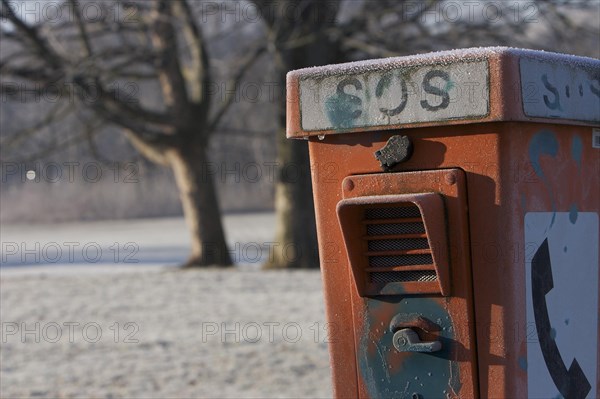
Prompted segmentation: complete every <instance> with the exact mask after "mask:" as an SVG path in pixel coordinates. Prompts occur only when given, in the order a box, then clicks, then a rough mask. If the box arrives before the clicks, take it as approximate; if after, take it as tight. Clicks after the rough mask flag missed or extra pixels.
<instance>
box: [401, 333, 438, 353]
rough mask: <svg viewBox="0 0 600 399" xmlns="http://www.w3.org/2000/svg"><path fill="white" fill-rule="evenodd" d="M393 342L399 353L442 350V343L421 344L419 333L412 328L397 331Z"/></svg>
mask: <svg viewBox="0 0 600 399" xmlns="http://www.w3.org/2000/svg"><path fill="white" fill-rule="evenodd" d="M392 340H393V342H394V348H396V349H397V350H398V352H437V351H439V350H440V349H442V343H441V342H440V341H432V342H421V340H420V339H419V336H418V335H417V333H416V332H415V331H414V330H412V329H410V328H403V329H402V330H398V331H396V332H395V333H394V337H393V338H392Z"/></svg>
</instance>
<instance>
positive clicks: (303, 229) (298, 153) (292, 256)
mask: <svg viewBox="0 0 600 399" xmlns="http://www.w3.org/2000/svg"><path fill="white" fill-rule="evenodd" d="M307 4H308V5H307V6H306V7H305V9H306V10H305V11H306V13H307V15H312V16H313V19H312V20H313V21H315V19H314V15H318V16H319V19H317V20H316V21H315V22H317V23H320V24H322V25H323V26H321V25H319V26H317V27H311V26H310V25H306V26H302V27H301V28H303V29H307V30H308V31H309V32H310V33H314V32H318V33H317V36H318V38H317V39H315V40H314V41H312V42H310V43H309V44H306V45H304V46H300V47H296V48H292V49H276V50H275V51H276V52H277V54H276V57H275V58H276V63H275V64H276V74H277V78H278V82H279V87H280V88H281V90H280V91H279V95H280V96H281V98H279V102H278V121H279V126H281V127H282V130H281V131H280V132H279V133H278V135H277V161H278V166H279V169H280V171H281V172H280V174H279V179H278V181H277V182H276V186H275V211H276V213H277V216H276V223H277V227H276V238H275V241H276V242H277V244H279V247H277V248H279V249H280V250H278V251H277V250H276V251H274V252H275V253H274V254H273V256H272V257H271V258H270V259H269V261H268V262H267V263H266V264H265V265H264V267H265V268H318V267H319V252H318V246H317V227H316V221H315V213H314V201H313V195H312V184H311V176H310V159H309V155H308V143H307V142H306V141H304V140H290V139H286V137H285V125H286V115H285V113H286V97H285V96H286V93H285V79H286V74H287V72H288V71H290V70H292V69H298V68H304V67H307V66H315V65H324V64H329V63H333V62H339V61H341V60H342V57H341V52H340V50H339V44H338V43H334V42H332V41H331V40H330V38H329V37H328V36H327V35H326V34H324V29H325V28H326V27H327V26H329V25H328V24H330V23H333V21H334V20H335V15H336V13H337V9H338V4H337V3H336V2H333V3H332V2H319V1H314V2H309V3H307ZM308 20H309V21H310V20H311V19H310V18H309V19H308ZM291 29H292V31H293V29H294V28H291ZM300 36H301V35H300ZM274 47H277V46H274ZM298 171H300V172H301V174H300V175H298V173H297V172H298Z"/></svg>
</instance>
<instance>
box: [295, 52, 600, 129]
mask: <svg viewBox="0 0 600 399" xmlns="http://www.w3.org/2000/svg"><path fill="white" fill-rule="evenodd" d="M460 51H463V52H464V59H462V60H458V61H457V60H456V58H455V57H454V54H455V53H454V51H442V52H438V53H427V54H421V55H418V56H408V57H394V58H388V59H384V60H385V62H383V63H381V59H380V60H369V61H367V62H368V63H369V64H370V65H371V66H372V68H371V69H370V71H375V70H376V67H375V65H376V63H377V62H379V63H380V64H379V70H386V69H392V68H394V67H396V68H398V66H397V65H396V64H394V61H397V60H402V59H410V60H412V59H414V61H412V62H410V61H409V62H408V63H407V64H406V65H404V66H403V67H412V66H415V67H418V66H427V65H439V64H443V63H458V62H477V61H482V60H487V61H488V83H489V84H490V92H489V96H490V102H489V105H488V115H487V116H486V117H483V118H479V119H464V118H463V119H447V120H445V121H429V122H414V123H406V124H392V125H382V126H367V127H358V128H351V129H344V130H336V129H328V130H304V129H303V128H302V126H301V121H302V119H301V117H302V115H301V106H300V80H301V79H303V78H306V77H308V76H312V75H314V74H319V71H322V70H325V68H329V69H331V68H332V67H331V66H325V67H313V68H304V69H298V70H294V71H290V72H288V74H287V90H288V97H287V127H286V136H287V137H288V138H300V139H309V138H311V137H314V136H321V135H323V136H324V135H329V134H345V133H358V132H369V131H377V130H379V131H381V130H394V129H408V128H414V127H430V126H440V125H465V124H473V123H488V122H498V121H507V122H508V121H512V122H515V121H522V122H539V123H554V124H561V125H576V126H600V124H598V123H597V122H590V121H579V120H572V119H558V118H544V117H530V116H527V115H525V113H524V112H523V109H522V107H521V106H519V107H514V106H511V105H509V104H498V103H497V102H496V101H494V97H497V98H499V99H500V100H501V99H502V97H499V96H498V95H503V94H504V93H505V87H504V86H506V85H507V84H509V83H508V82H504V81H502V80H501V79H500V77H501V76H502V75H504V74H507V73H508V74H510V75H512V76H514V75H516V77H517V79H519V80H520V71H519V66H518V65H519V60H520V59H521V57H528V58H534V59H538V60H547V61H560V62H564V61H565V57H566V55H564V54H559V53H552V52H545V51H537V50H528V49H517V48H511V47H486V48H476V49H464V50H460ZM422 56H426V57H430V58H428V59H425V60H421V61H420V62H419V60H420V58H419V57H422ZM570 58H571V59H572V60H575V61H576V63H578V64H580V65H581V66H592V67H593V66H597V65H600V60H597V59H594V58H588V57H579V56H570ZM511 61H512V62H511ZM353 64H354V63H344V64H338V65H336V67H337V68H339V69H338V70H337V71H336V73H337V74H343V73H349V71H350V68H351V67H352V65H353ZM513 68H515V69H516V70H514V71H513V70H512V69H513ZM494 69H497V70H496V71H494ZM329 75H333V73H329ZM513 83H514V82H513ZM518 83H519V87H520V81H519V82H518ZM517 101H518V102H519V103H522V100H521V98H520V96H519V99H517Z"/></svg>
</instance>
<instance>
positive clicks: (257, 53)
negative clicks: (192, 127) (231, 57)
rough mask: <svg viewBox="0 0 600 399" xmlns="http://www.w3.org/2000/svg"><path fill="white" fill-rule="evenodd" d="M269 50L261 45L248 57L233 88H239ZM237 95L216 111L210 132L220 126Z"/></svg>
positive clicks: (238, 72)
mask: <svg viewBox="0 0 600 399" xmlns="http://www.w3.org/2000/svg"><path fill="white" fill-rule="evenodd" d="M266 50H267V48H266V46H264V45H261V46H259V47H257V48H256V49H255V50H254V52H253V53H251V54H250V56H248V57H247V58H246V59H245V60H244V61H243V62H242V63H241V66H240V68H239V69H238V71H237V73H236V75H235V76H234V77H233V79H232V83H233V87H235V88H236V90H237V88H238V86H239V84H240V82H241V80H242V78H243V77H244V75H245V74H246V72H247V71H248V70H249V69H250V67H251V66H252V65H253V64H254V63H255V62H256V61H257V60H258V59H259V58H260V56H261V55H262V54H263V53H264V52H265V51H266ZM235 97H236V96H235V93H233V94H231V95H230V96H229V97H228V98H227V99H226V100H225V102H224V103H223V105H221V107H220V108H219V109H218V110H217V111H216V113H215V115H214V116H213V118H212V120H211V122H210V123H209V125H208V132H209V133H210V132H213V131H214V130H215V129H216V127H217V126H218V125H219V123H220V122H221V119H222V118H223V116H224V115H225V113H226V112H227V110H228V109H229V107H231V104H233V102H234V100H235Z"/></svg>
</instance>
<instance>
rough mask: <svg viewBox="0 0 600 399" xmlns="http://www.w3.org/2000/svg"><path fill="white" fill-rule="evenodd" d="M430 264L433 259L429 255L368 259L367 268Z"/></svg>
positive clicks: (374, 257) (372, 257) (371, 257)
mask: <svg viewBox="0 0 600 399" xmlns="http://www.w3.org/2000/svg"><path fill="white" fill-rule="evenodd" d="M431 264H433V258H432V257H431V254H418V255H392V256H370V257H369V266H371V267H394V266H413V265H431Z"/></svg>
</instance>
